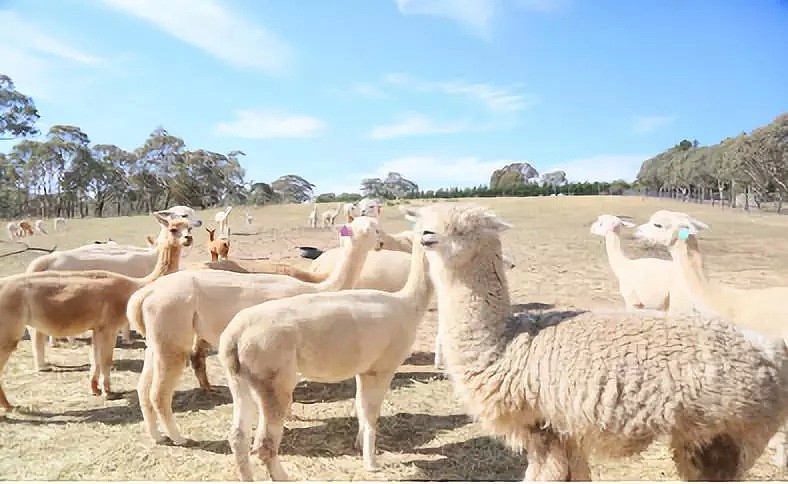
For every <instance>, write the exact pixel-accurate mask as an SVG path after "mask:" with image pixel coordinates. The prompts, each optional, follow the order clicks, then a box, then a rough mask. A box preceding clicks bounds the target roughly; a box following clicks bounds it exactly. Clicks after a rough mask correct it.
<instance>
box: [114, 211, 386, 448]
mask: <svg viewBox="0 0 788 484" xmlns="http://www.w3.org/2000/svg"><path fill="white" fill-rule="evenodd" d="M378 232H379V230H378V226H377V221H376V220H374V219H371V218H369V217H359V218H357V219H356V220H354V221H353V223H352V224H349V225H343V226H342V228H341V229H340V233H341V234H343V235H344V236H346V237H347V238H349V239H350V242H349V243H348V244H346V247H345V250H346V252H345V260H344V261H343V263H342V264H340V265H339V266H337V267H336V270H335V271H334V272H333V273H332V274H331V277H329V278H328V279H326V280H325V281H323V282H321V283H317V284H310V283H308V282H303V281H299V280H298V279H295V278H292V277H289V276H286V275H279V274H238V273H233V272H226V271H205V270H185V271H181V272H178V273H175V274H170V275H169V276H167V277H163V278H162V279H161V280H159V281H157V282H156V283H154V284H151V285H150V286H148V287H146V288H144V289H143V290H141V291H139V292H137V293H136V294H134V295H133V296H132V297H131V299H130V300H129V304H128V307H127V309H126V313H127V317H128V319H129V320H130V321H131V322H132V324H133V325H134V326H135V327H136V328H137V329H138V331H140V332H141V333H142V334H143V335H145V340H146V344H147V349H146V350H145V361H144V364H143V368H142V373H141V374H140V379H139V383H138V385H137V393H138V395H139V402H140V408H141V409H142V416H143V419H144V421H145V427H146V429H147V431H148V433H149V434H150V436H151V437H152V438H153V439H154V440H155V441H156V442H162V440H163V439H162V437H161V434H160V433H159V430H158V426H157V418H158V419H161V421H162V423H163V424H164V428H165V430H166V434H167V436H168V437H169V438H170V439H171V440H172V441H173V442H175V443H176V444H183V443H184V442H185V441H186V440H185V439H184V438H183V437H182V436H181V433H180V430H179V429H178V426H177V424H176V423H175V419H174V418H173V415H172V396H173V391H174V389H175V385H176V384H177V382H178V377H179V375H180V373H181V370H182V368H183V365H184V363H185V361H186V359H187V356H189V355H190V354H191V355H192V358H191V363H192V368H193V370H194V372H195V375H196V376H197V379H198V381H199V382H200V386H201V387H202V388H204V389H205V390H210V384H209V383H208V378H207V375H206V371H205V366H204V362H205V358H204V356H202V352H203V350H204V349H205V346H206V345H209V346H213V347H216V346H218V343H219V335H220V334H221V332H222V331H223V330H224V328H225V327H226V326H227V323H228V322H229V321H230V319H232V317H233V316H235V314H236V313H237V312H238V311H240V310H241V309H244V308H247V307H249V306H253V305H255V304H259V303H261V302H264V301H268V300H271V299H279V298H285V297H290V296H294V295H296V294H303V293H307V292H325V291H337V290H340V289H345V288H350V287H352V286H353V284H354V283H355V281H356V279H357V278H358V274H359V272H360V271H361V267H362V266H363V265H364V260H365V259H366V255H367V253H368V252H369V251H370V250H373V249H379V247H380V245H379V244H380V243H379V241H378Z"/></svg>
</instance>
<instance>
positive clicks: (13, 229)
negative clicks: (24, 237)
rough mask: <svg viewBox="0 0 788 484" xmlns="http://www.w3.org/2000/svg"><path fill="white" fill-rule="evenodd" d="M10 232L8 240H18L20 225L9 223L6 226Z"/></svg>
mask: <svg viewBox="0 0 788 484" xmlns="http://www.w3.org/2000/svg"><path fill="white" fill-rule="evenodd" d="M5 230H6V232H8V240H12V241H13V240H16V239H17V237H19V224H18V223H17V222H8V223H7V224H6V226H5Z"/></svg>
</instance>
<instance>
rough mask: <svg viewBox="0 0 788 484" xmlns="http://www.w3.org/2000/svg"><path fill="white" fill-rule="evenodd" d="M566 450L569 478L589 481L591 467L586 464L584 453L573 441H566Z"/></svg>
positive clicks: (586, 458)
mask: <svg viewBox="0 0 788 484" xmlns="http://www.w3.org/2000/svg"><path fill="white" fill-rule="evenodd" d="M566 452H567V457H568V460H569V480H571V481H590V480H591V467H590V466H589V465H588V456H586V453H585V452H583V451H582V449H580V447H579V446H578V445H577V443H576V442H573V441H569V442H566Z"/></svg>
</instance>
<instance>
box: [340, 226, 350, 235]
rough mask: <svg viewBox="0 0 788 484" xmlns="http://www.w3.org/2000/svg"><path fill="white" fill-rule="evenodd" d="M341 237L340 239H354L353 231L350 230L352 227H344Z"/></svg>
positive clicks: (341, 229)
mask: <svg viewBox="0 0 788 484" xmlns="http://www.w3.org/2000/svg"><path fill="white" fill-rule="evenodd" d="M339 236H340V237H352V236H353V229H351V228H350V225H343V226H342V227H341V228H340V229H339Z"/></svg>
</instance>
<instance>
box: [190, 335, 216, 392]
mask: <svg viewBox="0 0 788 484" xmlns="http://www.w3.org/2000/svg"><path fill="white" fill-rule="evenodd" d="M210 347H211V345H210V344H208V342H206V341H205V340H202V339H200V338H199V337H198V336H195V337H194V345H193V347H192V353H191V355H189V362H190V363H191V367H192V370H193V371H194V376H195V377H197V381H198V382H200V388H202V389H203V390H205V391H206V392H213V388H211V382H209V381H208V371H207V367H206V365H205V358H206V355H205V353H206V350H207V349H208V348H210Z"/></svg>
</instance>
